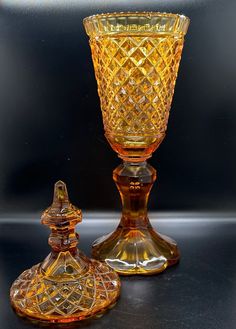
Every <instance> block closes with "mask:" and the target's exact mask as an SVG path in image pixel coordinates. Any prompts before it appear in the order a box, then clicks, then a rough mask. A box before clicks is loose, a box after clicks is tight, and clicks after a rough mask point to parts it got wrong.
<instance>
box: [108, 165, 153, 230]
mask: <svg viewBox="0 0 236 329" xmlns="http://www.w3.org/2000/svg"><path fill="white" fill-rule="evenodd" d="M113 179H114V181H115V183H116V186H117V188H118V190H119V192H120V196H121V201H122V217H121V221H120V224H119V225H120V226H121V227H123V228H126V227H127V228H133V229H135V228H136V229H138V228H148V227H151V224H150V222H149V219H148V216H147V203H148V197H149V193H150V191H151V188H152V185H153V183H154V182H155V180H156V170H155V169H154V168H153V167H152V166H150V165H149V164H148V163H147V162H146V161H143V162H126V161H124V162H123V164H121V165H119V166H118V167H117V168H116V169H115V170H114V171H113Z"/></svg>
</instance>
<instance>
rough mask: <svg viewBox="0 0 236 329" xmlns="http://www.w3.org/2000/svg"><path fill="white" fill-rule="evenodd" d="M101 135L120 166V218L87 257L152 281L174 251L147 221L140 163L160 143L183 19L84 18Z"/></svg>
mask: <svg viewBox="0 0 236 329" xmlns="http://www.w3.org/2000/svg"><path fill="white" fill-rule="evenodd" d="M84 25H85V29H86V32H87V34H88V35H89V37H90V46H91V52H92V59H93V64H94V70H95V75H96V80H97V84H98V94H99V97H100V102H101V110H102V116H103V123H104V129H105V135H106V137H107V139H108V141H109V143H110V144H111V146H112V148H113V149H114V150H115V151H116V152H117V153H118V155H119V157H121V158H122V159H123V160H124V164H123V165H121V166H119V167H118V168H116V169H115V171H114V173H113V178H114V181H115V183H116V185H117V187H118V189H119V192H120V195H121V199H122V203H123V214H122V218H121V222H120V224H119V226H118V228H117V229H116V230H115V231H114V232H113V233H112V234H109V235H108V236H105V237H102V238H100V239H98V240H96V241H95V243H94V244H93V256H94V257H95V258H97V259H100V260H103V261H105V262H106V263H107V264H109V265H110V266H111V267H112V268H114V269H115V270H116V271H118V272H119V273H122V274H152V273H157V272H160V271H163V270H164V269H165V268H166V267H167V266H168V265H172V264H174V263H176V262H177V261H178V260H179V250H178V248H177V245H176V243H175V242H174V241H173V240H172V239H170V238H167V237H165V236H162V235H160V234H158V233H156V232H155V231H154V230H153V228H152V227H151V224H150V222H149V220H148V217H147V210H146V209H147V201H148V195H149V192H150V190H151V187H152V185H153V182H154V181H155V178H156V174H155V170H154V169H153V168H152V167H151V166H149V165H148V164H147V162H146V160H147V159H148V158H149V157H150V156H151V155H152V153H153V152H154V151H155V149H156V148H157V147H158V146H159V145H160V143H161V142H162V140H163V138H164V137H165V131H166V128H167V123H168V117H169V110H170V106H171V102H172V97H173V93H174V87H175V82H176V78H177V73H178V68H179V63H180V59H181V54H182V49H183V44H184V35H185V34H186V32H187V29H188V25H189V19H188V18H187V17H185V16H183V15H177V14H166V13H145V12H142V13H138V12H134V13H131V12H128V13H114V14H101V15H95V16H91V17H88V18H85V20H84Z"/></svg>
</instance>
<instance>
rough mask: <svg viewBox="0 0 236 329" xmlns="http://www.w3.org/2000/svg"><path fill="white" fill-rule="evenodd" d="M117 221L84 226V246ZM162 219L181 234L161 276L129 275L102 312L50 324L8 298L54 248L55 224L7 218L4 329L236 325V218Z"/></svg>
mask: <svg viewBox="0 0 236 329" xmlns="http://www.w3.org/2000/svg"><path fill="white" fill-rule="evenodd" d="M115 225H116V222H115V221H114V222H106V221H99V224H96V221H94V225H91V224H89V225H86V221H85V222H84V224H83V225H81V226H78V228H79V232H80V237H81V241H80V248H81V250H83V251H85V252H86V253H87V254H89V250H90V246H91V242H92V241H93V240H94V239H95V238H96V237H97V236H99V235H101V234H102V233H105V232H106V231H109V230H110V228H111V227H110V226H115ZM80 227H81V229H80ZM158 227H159V230H160V231H163V232H165V233H166V234H170V235H172V236H173V237H174V238H175V239H176V240H177V241H178V244H179V246H180V249H181V254H182V258H181V261H180V264H179V265H178V266H175V267H171V268H169V269H168V270H167V271H165V272H164V273H162V274H160V275H157V276H150V277H144V276H137V277H136V276H132V277H122V278H121V281H122V291H121V298H120V300H119V301H118V303H117V305H116V306H115V307H114V308H113V309H112V310H110V311H109V312H107V313H106V314H105V315H104V316H103V317H102V318H100V319H90V320H85V321H82V322H78V323H74V324H72V325H70V324H65V325H57V324H50V325H49V326H48V325H47V324H45V323H39V322H37V321H33V322H32V321H28V320H26V319H22V318H19V317H18V316H16V315H15V314H14V312H13V311H12V309H11V306H10V303H9V289H10V285H11V283H12V281H13V280H15V278H16V277H17V276H18V275H19V274H20V273H21V272H22V271H23V270H24V269H26V268H28V267H30V266H32V265H33V264H34V263H37V262H39V261H41V260H42V259H43V258H45V256H46V255H47V254H48V252H49V246H48V245H47V238H48V230H47V229H44V228H43V227H42V226H40V225H36V224H20V223H18V224H16V223H13V224H10V223H8V224H7V223H5V224H4V223H2V224H1V223H0V265H1V267H0V301H1V302H0V329H29V328H45V327H49V328H55V329H56V328H61V329H67V328H68V329H70V328H71V329H72V328H75V329H76V328H91V329H102V328H103V329H104V328H105V329H123V328H124V329H128V328H131V329H143V328H148V329H176V328H177V329H189V328H191V329H199V328H204V329H205V328H207V329H216V328H220V329H221V328H227V329H235V322H236V315H235V312H234V310H235V308H236V305H234V302H235V296H236V284H235V275H234V273H235V272H236V259H235V257H234V255H235V253H236V244H235V239H236V221H235V222H234V221H233V220H227V219H225V220H224V221H219V220H218V221H212V220H207V219H205V221H204V220H202V219H201V220H199V221H198V220H197V219H195V220H192V221H191V220H189V221H181V220H176V221H172V222H168V221H167V222H164V221H161V222H160V223H159V225H158Z"/></svg>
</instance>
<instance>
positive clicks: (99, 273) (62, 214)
mask: <svg viewBox="0 0 236 329" xmlns="http://www.w3.org/2000/svg"><path fill="white" fill-rule="evenodd" d="M81 218H82V215H81V211H80V210H79V209H78V208H76V207H75V206H73V205H72V204H71V203H70V202H69V198H68V194H67V189H66V185H65V184H64V183H63V182H62V181H59V182H57V183H56V184H55V191H54V199H53V204H52V206H51V207H49V208H48V209H47V210H46V211H45V212H44V213H43V215H42V223H43V224H45V225H48V226H49V227H50V228H51V230H52V233H51V235H50V237H49V244H50V246H51V247H52V252H51V253H50V254H49V255H48V257H47V258H46V259H45V260H44V261H43V262H42V263H40V264H37V265H35V266H33V267H32V268H30V269H28V270H26V271H24V272H23V273H22V274H21V275H20V276H19V277H18V278H17V279H16V280H15V282H14V283H13V285H12V287H11V291H10V298H11V303H12V306H13V307H14V309H15V310H16V312H17V313H19V314H20V315H23V316H27V317H29V318H32V319H37V320H39V321H49V322H61V323H65V322H66V323H67V322H74V321H79V320H83V319H85V318H88V317H91V316H96V315H101V314H102V313H104V311H105V310H106V309H107V308H111V307H112V306H113V305H114V304H115V302H116V300H117V298H118V297H119V293H120V281H119V277H118V275H117V274H116V273H115V272H114V271H113V270H112V269H111V268H110V267H109V266H107V265H105V264H102V263H100V262H99V261H96V260H93V259H89V258H87V257H86V256H85V255H84V254H83V253H81V251H79V250H78V249H77V243H78V235H77V234H76V232H75V225H76V224H77V223H78V222H80V221H81Z"/></svg>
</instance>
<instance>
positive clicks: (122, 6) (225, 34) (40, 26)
mask: <svg viewBox="0 0 236 329" xmlns="http://www.w3.org/2000/svg"><path fill="white" fill-rule="evenodd" d="M0 6H1V8H0V9H1V10H0V109H1V111H0V208H1V209H3V210H4V211H6V210H12V207H14V210H15V209H17V210H20V211H29V210H30V211H35V210H38V209H41V208H42V206H43V205H45V206H46V205H47V204H48V199H49V198H50V197H51V192H50V188H51V186H52V184H54V182H55V181H56V180H58V179H62V180H65V181H66V183H67V184H68V188H69V191H70V195H71V199H72V200H75V201H76V200H78V202H75V203H77V204H78V203H79V204H80V206H81V207H82V208H83V209H88V210H94V209H112V210H113V209H116V210H117V209H118V207H119V204H120V200H119V195H118V193H117V191H116V188H115V185H114V183H113V181H112V170H113V169H114V168H115V167H116V166H117V165H118V164H119V163H120V160H119V159H118V158H117V156H116V154H115V153H114V152H113V151H112V150H111V148H110V146H109V145H108V143H107V141H106V140H105V137H104V136H103V126H102V117H101V111H100V106H99V99H98V96H97V86H96V81H95V77H94V72H93V66H92V61H91V55H90V49H89V45H88V38H87V36H86V34H85V31H84V28H83V25H82V19H83V18H84V17H85V16H87V15H91V14H95V13H97V12H109V11H110V12H112V11H127V10H133V11H135V10H145V11H148V10H152V11H166V12H179V13H183V14H186V15H188V16H189V17H190V19H191V24H190V28H189V31H188V34H187V37H186V44H185V48H184V52H183V57H182V61H181V65H180V71H179V75H178V80H177V83H176V90H175V96H174V100H173V104H172V109H171V115H170V120H169V126H168V134H167V137H166V139H165V141H164V142H163V145H161V147H160V149H159V150H158V151H157V152H156V153H155V154H154V156H153V158H152V159H150V163H151V164H152V165H153V166H154V167H155V168H156V169H157V170H158V173H159V178H158V183H159V184H155V185H154V188H153V193H152V194H151V196H150V208H151V209H157V210H160V209H165V210H176V209H180V210H183V209H185V210H186V209H187V210H192V209H195V210H196V209H197V210H198V209H200V210H202V209H213V210H215V209H216V208H218V209H220V210H224V209H236V203H235V198H236V170H235V166H236V152H235V151H234V150H235V148H236V134H235V130H236V111H235V109H236V93H235V81H236V61H235V58H236V43H235V30H236V19H235V12H236V1H235V0H227V1H225V0H185V1H183V0H168V1H163V0H155V1H154V0H128V1H127V0H115V1H110V0H57V1H55V0H40V1H36V0H2V1H1V4H0ZM97 190H99V191H104V193H97ZM29 207H30V209H29Z"/></svg>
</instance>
